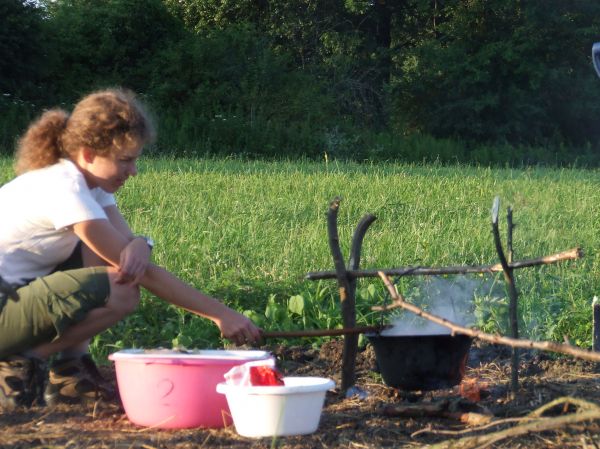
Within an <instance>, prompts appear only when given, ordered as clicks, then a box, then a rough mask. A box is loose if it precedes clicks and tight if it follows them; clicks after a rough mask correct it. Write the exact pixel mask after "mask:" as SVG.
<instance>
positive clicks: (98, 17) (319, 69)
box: [0, 0, 600, 165]
mask: <svg viewBox="0 0 600 449" xmlns="http://www.w3.org/2000/svg"><path fill="white" fill-rule="evenodd" d="M595 40H600V3H599V2H591V1H589V0H569V1H565V0H544V1H543V2H542V1H527V0H327V1H318V0H37V1H33V0H0V75H1V76H0V94H1V97H0V110H1V112H2V113H1V114H0V151H3V152H5V153H8V152H11V151H12V150H13V148H14V142H15V139H16V137H17V136H18V135H19V134H20V133H22V131H23V128H24V127H25V126H26V124H27V123H28V122H29V121H30V120H31V119H32V118H33V117H35V116H36V115H37V114H39V113H40V111H41V110H43V109H44V108H48V107H52V106H56V105H62V106H63V107H65V108H66V109H68V108H69V107H70V105H71V104H72V103H73V102H75V101H76V100H77V99H78V98H79V97H80V96H82V95H84V94H85V93H87V92H89V91H90V90H93V89H100V88H104V87H112V86H123V87H127V88H129V89H132V90H134V91H135V92H137V93H138V94H140V95H141V96H142V97H143V99H144V100H145V101H146V102H147V103H148V104H149V105H150V106H151V110H153V111H155V112H156V116H157V117H156V120H157V124H158V128H159V140H158V141H157V143H156V145H155V146H154V147H153V148H152V151H155V152H157V153H161V154H167V153H168V154H174V155H198V154H241V155H245V156H250V157H296V156H303V157H311V158H312V157H323V156H324V155H327V156H328V157H339V158H350V159H359V160H360V159H403V160H410V161H421V160H441V161H449V162H450V161H458V162H480V163H486V164H488V163H501V164H505V163H569V162H572V161H573V160H575V159H578V160H579V161H582V163H589V164H594V165H596V164H597V162H598V161H600V157H599V156H596V153H597V152H598V151H597V150H598V138H599V137H600V126H599V123H598V121H599V119H600V79H597V78H596V76H595V74H594V71H593V69H592V65H591V58H590V54H591V46H592V44H593V42H594V41H595Z"/></svg>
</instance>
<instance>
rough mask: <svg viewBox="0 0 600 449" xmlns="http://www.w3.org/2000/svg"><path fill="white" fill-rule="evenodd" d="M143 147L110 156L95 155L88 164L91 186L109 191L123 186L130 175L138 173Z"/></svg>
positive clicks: (111, 191)
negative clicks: (138, 161) (138, 163)
mask: <svg viewBox="0 0 600 449" xmlns="http://www.w3.org/2000/svg"><path fill="white" fill-rule="evenodd" d="M141 154H142V148H141V147H140V148H134V149H132V150H124V151H122V152H120V153H119V154H110V155H108V156H99V155H94V156H93V159H92V160H91V162H90V163H89V164H88V166H87V174H88V176H87V177H86V178H87V181H88V184H89V185H90V187H100V188H102V190H104V191H106V192H108V193H114V192H116V191H117V190H119V189H120V188H121V187H123V184H125V181H127V179H128V178H129V177H130V176H135V175H136V174H137V166H136V164H137V160H138V158H139V157H140V156H141Z"/></svg>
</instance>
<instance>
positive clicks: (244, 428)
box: [217, 377, 335, 438]
mask: <svg viewBox="0 0 600 449" xmlns="http://www.w3.org/2000/svg"><path fill="white" fill-rule="evenodd" d="M283 381H284V383H285V385H281V386H279V385H278V386H243V385H230V384H226V383H219V384H218V385H217V392H219V393H221V394H224V395H225V396H226V397H227V403H228V405H229V409H230V411H231V415H232V417H233V424H234V426H235V430H236V432H237V433H239V434H240V435H242V436H245V437H251V438H260V437H269V436H289V435H306V434H309V433H313V432H315V431H316V430H317V428H318V427H319V421H320V419H321V412H322V410H323V403H324V402H325V393H326V392H327V390H329V389H331V388H333V387H334V386H335V382H333V380H331V379H326V378H323V377H284V379H283Z"/></svg>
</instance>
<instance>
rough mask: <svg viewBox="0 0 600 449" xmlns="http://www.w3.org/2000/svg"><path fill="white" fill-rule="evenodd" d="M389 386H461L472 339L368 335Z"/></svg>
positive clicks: (431, 387) (421, 387)
mask: <svg viewBox="0 0 600 449" xmlns="http://www.w3.org/2000/svg"><path fill="white" fill-rule="evenodd" d="M367 337H368V338H369V341H370V342H371V344H372V345H373V349H374V350H375V357H376V359H377V365H378V367H379V371H380V373H381V376H382V377H383V380H384V382H385V383H386V385H389V386H390V387H394V388H399V389H401V390H438V389H443V388H450V387H453V386H454V385H458V384H459V383H460V381H461V380H462V378H463V375H464V373H465V365H466V363H467V358H468V357H469V348H470V347H471V341H472V338H471V337H468V336H466V335H454V336H452V335H449V334H443V335H393V336H388V335H380V334H369V335H367Z"/></svg>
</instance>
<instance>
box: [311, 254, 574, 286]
mask: <svg viewBox="0 0 600 449" xmlns="http://www.w3.org/2000/svg"><path fill="white" fill-rule="evenodd" d="M581 257H583V251H582V250H581V248H573V249H570V250H567V251H563V252H560V253H556V254H551V255H549V256H542V257H537V258H535V259H526V260H520V261H516V262H512V263H509V264H508V266H509V268H513V269H517V268H527V267H533V266H536V265H547V264H551V263H556V262H561V261H564V260H574V259H580V258H581ZM501 271H502V265H501V264H499V263H497V264H494V265H475V266H468V265H463V266H450V267H437V268H436V267H430V268H428V267H401V268H390V269H371V270H347V271H346V274H347V275H348V277H350V278H367V277H379V273H380V272H382V273H384V274H385V275H386V276H423V275H444V274H470V273H495V272H501ZM335 278H336V272H335V271H315V272H311V273H308V274H307V275H306V279H308V280H309V281H316V280H319V279H335Z"/></svg>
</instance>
